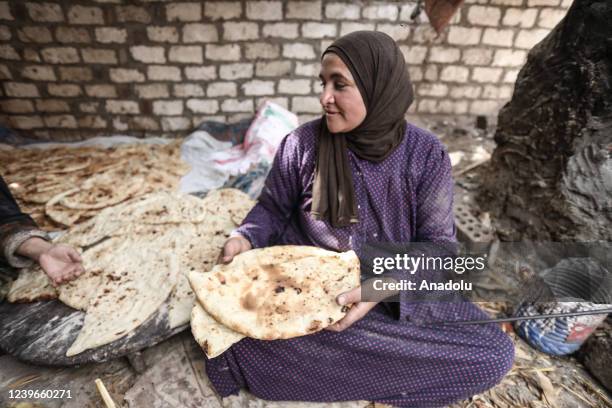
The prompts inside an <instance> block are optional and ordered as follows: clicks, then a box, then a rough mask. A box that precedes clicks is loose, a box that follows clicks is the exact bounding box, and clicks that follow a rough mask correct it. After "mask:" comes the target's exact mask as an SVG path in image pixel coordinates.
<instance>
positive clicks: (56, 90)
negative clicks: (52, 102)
mask: <svg viewBox="0 0 612 408" xmlns="http://www.w3.org/2000/svg"><path fill="white" fill-rule="evenodd" d="M47 92H49V94H50V95H53V96H63V97H67V98H70V97H75V96H80V95H81V94H82V93H83V92H82V90H81V87H80V86H78V85H73V84H49V85H47Z"/></svg>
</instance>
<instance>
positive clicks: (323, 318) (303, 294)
mask: <svg viewBox="0 0 612 408" xmlns="http://www.w3.org/2000/svg"><path fill="white" fill-rule="evenodd" d="M359 277H360V271H359V259H358V258H357V256H356V254H355V252H353V251H349V252H345V253H336V252H331V251H326V250H324V249H321V248H316V247H310V246H274V247H269V248H262V249H254V250H251V251H247V252H244V253H242V254H240V255H238V256H236V257H235V258H234V259H233V261H232V262H231V263H230V264H227V265H217V266H215V267H214V268H213V270H212V271H211V272H210V273H200V272H191V273H190V274H189V282H190V284H191V286H192V288H193V289H194V291H195V293H196V296H197V299H198V300H199V302H200V303H201V304H202V306H203V307H204V309H205V310H206V311H207V312H208V313H209V314H210V315H211V316H212V317H213V318H214V319H215V320H216V321H218V322H220V323H222V324H223V325H225V326H227V327H228V328H230V329H232V330H234V331H236V332H238V333H241V334H244V335H246V336H249V337H253V338H257V339H262V340H274V339H287V338H292V337H297V336H302V335H305V334H309V333H314V332H316V331H319V330H321V329H323V328H325V327H327V326H329V325H331V324H333V323H335V322H337V321H338V320H340V319H342V318H343V317H344V315H345V314H346V312H347V311H348V308H347V307H343V306H340V305H338V304H337V302H336V297H337V296H338V295H339V294H341V293H343V292H346V291H349V290H351V289H353V288H355V287H357V286H359Z"/></svg>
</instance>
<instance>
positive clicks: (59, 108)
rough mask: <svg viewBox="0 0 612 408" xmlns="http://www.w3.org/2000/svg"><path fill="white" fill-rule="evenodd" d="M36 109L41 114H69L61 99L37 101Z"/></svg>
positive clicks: (68, 108)
mask: <svg viewBox="0 0 612 408" xmlns="http://www.w3.org/2000/svg"><path fill="white" fill-rule="evenodd" d="M36 109H38V110H39V111H41V112H69V111H70V106H69V105H68V103H66V101H62V100H61V99H37V100H36Z"/></svg>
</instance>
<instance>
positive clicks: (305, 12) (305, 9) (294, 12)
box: [285, 1, 321, 20]
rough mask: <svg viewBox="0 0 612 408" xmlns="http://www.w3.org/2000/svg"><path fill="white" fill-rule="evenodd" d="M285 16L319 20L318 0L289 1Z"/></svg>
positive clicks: (319, 4) (319, 7) (319, 3)
mask: <svg viewBox="0 0 612 408" xmlns="http://www.w3.org/2000/svg"><path fill="white" fill-rule="evenodd" d="M285 18H295V19H298V20H321V2H320V1H289V2H287V14H286V15H285Z"/></svg>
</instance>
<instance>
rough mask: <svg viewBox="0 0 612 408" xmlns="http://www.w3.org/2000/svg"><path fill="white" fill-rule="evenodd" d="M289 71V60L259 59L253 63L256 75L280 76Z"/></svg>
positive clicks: (287, 73)
mask: <svg viewBox="0 0 612 408" xmlns="http://www.w3.org/2000/svg"><path fill="white" fill-rule="evenodd" d="M290 73H291V61H285V60H283V61H260V62H258V63H257V64H256V65H255V75H257V76H258V77H282V76H286V75H289V74H290Z"/></svg>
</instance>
